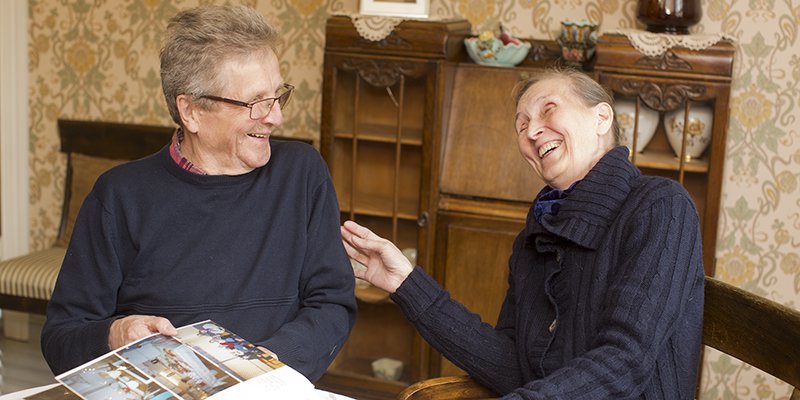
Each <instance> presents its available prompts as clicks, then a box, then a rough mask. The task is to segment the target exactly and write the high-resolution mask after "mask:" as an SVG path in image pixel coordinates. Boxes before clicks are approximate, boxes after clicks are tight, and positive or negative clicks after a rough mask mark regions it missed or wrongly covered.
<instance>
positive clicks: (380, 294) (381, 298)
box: [356, 285, 394, 304]
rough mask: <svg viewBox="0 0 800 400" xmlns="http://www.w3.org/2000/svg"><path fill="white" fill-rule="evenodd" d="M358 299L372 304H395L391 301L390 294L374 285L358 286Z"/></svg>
mask: <svg viewBox="0 0 800 400" xmlns="http://www.w3.org/2000/svg"><path fill="white" fill-rule="evenodd" d="M356 299H358V300H359V301H363V302H365V303H370V304H394V303H393V302H392V300H391V299H389V292H387V291H385V290H383V289H379V288H376V287H375V286H372V285H369V286H367V287H359V286H358V285H356Z"/></svg>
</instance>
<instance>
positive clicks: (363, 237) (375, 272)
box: [341, 221, 414, 293]
mask: <svg viewBox="0 0 800 400" xmlns="http://www.w3.org/2000/svg"><path fill="white" fill-rule="evenodd" d="M341 233H342V242H343V243H344V248H345V250H347V255H349V256H350V258H352V259H354V260H356V261H358V262H359V263H361V264H363V265H364V266H366V267H367V269H366V270H364V269H354V270H353V273H354V274H355V275H356V277H357V278H361V279H364V280H366V281H367V282H369V283H371V284H373V285H375V286H377V287H379V288H381V289H383V290H385V291H387V292H389V293H394V292H395V290H397V288H398V287H399V286H400V284H401V283H403V281H405V280H406V278H407V277H408V275H409V274H410V273H411V271H413V270H414V266H413V265H411V262H410V261H408V258H406V256H404V255H403V253H402V252H401V251H400V249H398V248H397V246H395V245H394V243H392V242H390V241H388V240H386V239H384V238H382V237H380V236H378V235H376V234H374V233H373V232H372V231H371V230H369V229H367V228H365V227H363V226H361V225H359V224H357V223H355V222H353V221H345V223H344V225H342V227H341Z"/></svg>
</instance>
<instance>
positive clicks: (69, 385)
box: [26, 321, 352, 400]
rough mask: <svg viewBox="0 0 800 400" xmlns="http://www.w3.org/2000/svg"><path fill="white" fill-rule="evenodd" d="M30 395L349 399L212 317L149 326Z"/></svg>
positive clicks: (42, 398) (40, 399)
mask: <svg viewBox="0 0 800 400" xmlns="http://www.w3.org/2000/svg"><path fill="white" fill-rule="evenodd" d="M56 380H57V381H58V382H59V383H60V385H58V386H55V387H53V388H51V389H48V390H47V391H44V392H41V393H37V394H35V395H33V396H29V397H26V399H31V400H46V399H87V400H95V399H97V400H100V399H102V400H117V399H119V400H127V399H142V400H145V399H147V400H165V399H174V400H201V399H212V400H240V399H263V398H270V399H299V400H306V399H307V400H352V399H350V398H348V397H345V396H342V395H338V394H334V393H330V392H325V391H322V390H317V389H315V388H314V385H313V384H312V383H311V382H310V381H309V380H308V379H306V377H305V376H303V375H302V374H301V373H299V372H297V371H296V370H294V369H292V368H291V367H289V366H288V365H286V364H283V363H282V362H280V361H278V359H276V358H275V357H273V356H272V355H270V354H267V353H265V352H263V351H261V350H260V349H259V348H258V347H257V346H255V345H253V344H252V343H250V342H248V341H246V340H244V339H242V338H241V337H239V336H237V335H236V334H235V333H233V332H230V331H228V330H226V329H225V328H223V327H222V326H220V325H218V324H216V323H214V322H213V321H203V322H198V323H196V324H192V325H187V326H184V327H181V328H178V334H177V335H175V336H164V335H161V334H154V335H151V336H148V337H146V338H144V339H141V340H138V341H136V342H133V343H131V344H129V345H127V346H125V347H121V348H119V349H116V350H114V351H112V352H110V353H107V354H105V355H103V356H101V357H99V358H96V359H94V360H92V361H89V362H88V363H86V364H83V365H81V366H79V367H77V368H74V369H72V370H70V371H67V372H65V373H63V374H61V375H58V376H56Z"/></svg>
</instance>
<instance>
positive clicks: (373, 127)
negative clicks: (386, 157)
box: [334, 124, 422, 146]
mask: <svg viewBox="0 0 800 400" xmlns="http://www.w3.org/2000/svg"><path fill="white" fill-rule="evenodd" d="M334 137H335V138H337V139H349V140H352V139H353V138H358V140H364V141H369V142H378V143H391V144H394V143H396V142H397V127H395V126H390V125H378V124H360V125H359V126H358V131H357V132H352V131H337V132H334ZM400 143H401V144H403V145H406V146H422V129H421V128H409V127H403V128H402V130H401V131H400Z"/></svg>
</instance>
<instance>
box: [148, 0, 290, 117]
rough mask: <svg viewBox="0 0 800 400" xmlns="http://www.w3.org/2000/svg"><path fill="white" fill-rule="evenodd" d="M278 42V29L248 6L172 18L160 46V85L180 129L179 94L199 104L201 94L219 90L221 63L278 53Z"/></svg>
mask: <svg viewBox="0 0 800 400" xmlns="http://www.w3.org/2000/svg"><path fill="white" fill-rule="evenodd" d="M280 44H281V37H280V34H279V33H278V31H277V30H276V29H274V28H273V27H272V26H270V25H269V24H268V23H267V22H266V21H265V20H264V17H262V16H261V14H259V13H258V12H256V11H255V10H253V9H252V8H249V7H244V6H235V7H231V6H223V7H219V6H201V7H196V8H192V9H189V10H185V11H182V12H180V13H178V14H176V15H175V16H174V17H172V18H171V19H170V21H169V24H168V25H167V31H166V35H165V38H164V46H163V47H162V48H161V87H162V89H163V90H164V97H165V98H166V100H167V108H168V109H169V113H170V115H171V116H172V119H173V120H174V121H175V122H176V123H177V124H178V125H181V117H180V113H179V112H178V106H177V104H176V98H177V97H178V96H179V95H181V94H186V95H190V96H192V97H193V98H194V99H195V100H197V101H201V102H202V101H203V100H202V99H199V97H200V96H203V95H209V94H214V95H217V94H218V93H220V92H221V90H222V85H223V82H221V81H220V80H219V68H220V67H221V65H222V64H223V62H224V61H226V60H229V59H231V58H235V57H243V56H247V55H249V54H253V53H256V52H263V51H272V52H273V53H276V54H277V48H278V46H280ZM201 104H203V103H201ZM206 106H208V104H206Z"/></svg>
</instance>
